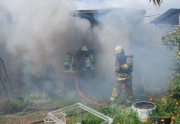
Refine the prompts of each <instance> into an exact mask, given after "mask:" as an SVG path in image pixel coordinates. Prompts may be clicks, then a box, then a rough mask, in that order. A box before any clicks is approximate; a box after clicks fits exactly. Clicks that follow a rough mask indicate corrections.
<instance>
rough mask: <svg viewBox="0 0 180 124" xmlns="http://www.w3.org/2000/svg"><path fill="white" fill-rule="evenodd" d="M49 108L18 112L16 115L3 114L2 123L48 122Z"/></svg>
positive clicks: (0, 123)
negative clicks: (46, 119) (46, 120)
mask: <svg viewBox="0 0 180 124" xmlns="http://www.w3.org/2000/svg"><path fill="white" fill-rule="evenodd" d="M48 112H49V111H47V110H40V111H34V112H29V113H18V114H14V115H12V114H11V115H10V114H1V115H0V124H46V123H45V122H44V119H45V118H46V117H47V113H48Z"/></svg>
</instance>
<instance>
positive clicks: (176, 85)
mask: <svg viewBox="0 0 180 124" xmlns="http://www.w3.org/2000/svg"><path fill="white" fill-rule="evenodd" d="M162 44H163V45H164V46H166V47H167V48H168V49H170V50H171V51H174V54H173V58H172V60H173V61H174V65H173V67H172V75H171V77H170V79H169V81H168V85H167V90H168V91H169V93H171V94H174V95H175V97H178V98H179V97H180V27H178V28H177V29H175V30H174V31H172V32H168V33H167V34H166V35H164V36H162Z"/></svg>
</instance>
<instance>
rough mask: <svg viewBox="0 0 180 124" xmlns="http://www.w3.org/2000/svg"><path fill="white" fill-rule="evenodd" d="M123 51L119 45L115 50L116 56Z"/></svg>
mask: <svg viewBox="0 0 180 124" xmlns="http://www.w3.org/2000/svg"><path fill="white" fill-rule="evenodd" d="M122 51H123V48H122V46H120V45H117V46H116V47H115V49H114V54H118V53H121V52H122Z"/></svg>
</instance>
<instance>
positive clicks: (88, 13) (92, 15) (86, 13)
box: [74, 8, 146, 24]
mask: <svg viewBox="0 0 180 124" xmlns="http://www.w3.org/2000/svg"><path fill="white" fill-rule="evenodd" d="M112 10H118V11H119V12H121V13H125V12H126V13H132V14H133V13H135V14H139V15H142V16H144V15H145V13H146V11H145V10H137V9H125V8H107V9H100V10H77V11H75V13H74V14H75V15H78V16H80V17H81V18H86V19H88V20H89V21H90V22H91V23H92V24H97V23H98V20H97V17H98V16H101V15H104V14H107V13H108V12H110V11H112Z"/></svg>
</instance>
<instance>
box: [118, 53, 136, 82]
mask: <svg viewBox="0 0 180 124" xmlns="http://www.w3.org/2000/svg"><path fill="white" fill-rule="evenodd" d="M115 72H116V80H118V81H125V80H128V79H131V78H132V74H131V73H132V72H133V59H132V57H131V56H126V57H125V58H124V61H121V62H120V61H118V60H116V63H115Z"/></svg>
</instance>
